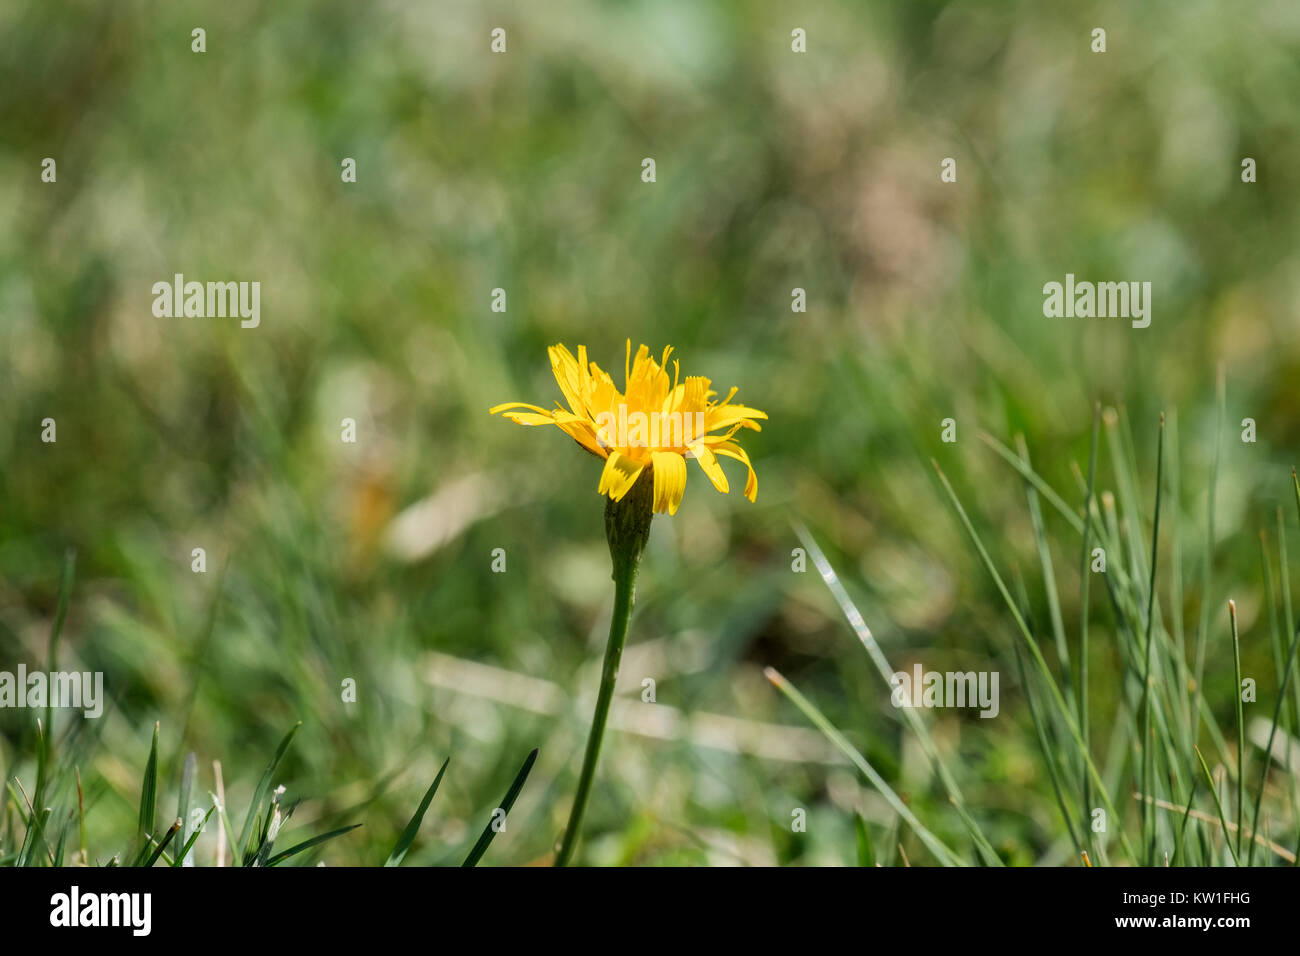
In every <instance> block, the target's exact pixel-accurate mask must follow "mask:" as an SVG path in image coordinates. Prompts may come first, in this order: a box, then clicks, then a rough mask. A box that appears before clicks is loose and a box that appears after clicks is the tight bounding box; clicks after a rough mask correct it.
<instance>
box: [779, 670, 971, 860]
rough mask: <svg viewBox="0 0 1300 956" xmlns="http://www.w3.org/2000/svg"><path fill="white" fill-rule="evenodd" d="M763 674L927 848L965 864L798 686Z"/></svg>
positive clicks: (938, 854)
mask: <svg viewBox="0 0 1300 956" xmlns="http://www.w3.org/2000/svg"><path fill="white" fill-rule="evenodd" d="M763 673H764V675H766V677H767V679H768V680H769V681H771V682H772V684H773V685H775V687H776V689H777V690H779V691H780V692H781V693H783V694H785V696H786V697H788V698H790V700H791V702H792V703H793V704H794V705H795V706H796V707H798V708H799V709H800V710H801V711H803V714H804V716H805V717H807V718H808V719H809V720H810V721H811V722H812V724H813V726H815V727H816V728H817V729H818V730H820V731H821V732H822V733H823V734H825V735H826V739H827V740H829V741H830V742H831V743H833V744H834V745H835V746H836V747H837V748H839V750H840V752H841V753H842V754H844V756H846V757H848V758H849V760H850V761H852V762H853V765H854V766H855V767H857V768H858V770H860V771H861V772H862V775H863V776H864V777H866V778H867V780H869V781H870V782H871V785H872V786H873V787H875V788H876V790H877V791H879V793H880V795H881V796H882V797H884V798H885V801H886V802H887V803H888V804H889V805H890V806H891V807H893V808H894V812H895V813H897V814H898V815H899V817H901V818H902V819H903V820H904V821H905V822H906V823H907V825H908V826H910V827H911V828H912V832H914V833H915V834H916V835H917V836H918V837H919V838H920V840H921V842H922V843H924V844H925V845H926V846H927V847H929V849H930V852H931V853H933V854H934V855H935V857H937V858H938V860H939V862H940V863H942V864H943V865H944V866H965V865H967V864H966V862H965V861H964V860H962V859H960V858H959V857H958V856H957V854H955V853H954V852H953V851H952V850H950V849H949V848H948V847H947V846H945V845H944V842H943V841H942V840H940V839H939V838H938V837H937V836H935V835H934V834H933V833H931V832H930V831H929V830H928V829H926V827H925V824H923V823H922V822H921V821H920V820H918V819H917V818H916V816H915V814H913V813H912V811H911V810H909V809H908V807H907V804H905V803H904V802H903V801H902V800H900V799H899V797H898V794H896V793H894V791H893V788H892V787H890V786H889V784H888V783H886V782H885V779H884V778H883V777H882V776H880V774H879V773H877V772H876V768H875V767H873V766H871V764H870V763H868V762H867V758H866V757H864V756H862V754H861V753H859V752H858V749H857V748H856V747H854V746H853V745H852V744H851V743H849V741H848V739H847V738H845V736H844V735H843V734H841V733H840V732H839V731H838V730H836V729H835V725H834V724H832V723H831V722H830V721H829V720H827V719H826V716H825V715H824V714H823V713H822V712H821V711H820V710H818V709H817V707H816V706H815V705H814V704H813V703H812V701H810V700H808V698H806V697H804V695H803V694H801V693H799V691H798V689H797V688H796V687H795V686H794V685H793V684H791V683H790V682H789V681H787V680H786V679H785V678H784V677H782V676H781V674H780V673H779V672H778V671H777V670H776V669H775V668H772V667H767V668H764V670H763Z"/></svg>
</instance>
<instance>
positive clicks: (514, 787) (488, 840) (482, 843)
mask: <svg viewBox="0 0 1300 956" xmlns="http://www.w3.org/2000/svg"><path fill="white" fill-rule="evenodd" d="M536 762H537V748H536V747H534V748H533V749H532V751H531V752H530V753H529V754H528V756H527V757H525V758H524V765H523V766H522V767H520V768H519V772H518V773H517V774H515V779H514V782H513V783H511V784H510V789H509V790H507V791H506V797H505V799H504V800H502V801H501V806H500V807H498V808H497V809H498V810H500V811H501V823H502V827H503V828H504V825H505V818H506V817H507V816H509V814H510V810H511V808H512V807H513V806H514V805H515V799H516V798H517V797H518V796H519V791H521V790H523V789H524V781H525V780H527V779H528V775H529V774H530V773H531V772H532V770H533V764H534V763H536ZM494 823H496V813H493V814H492V819H491V820H488V824H487V826H485V827H484V828H483V833H482V835H481V836H480V837H479V838H478V842H477V843H475V844H474V849H472V850H470V851H469V856H467V857H465V862H464V863H462V864H461V866H476V865H477V864H478V861H479V860H481V859H482V858H483V854H484V853H486V852H487V848H488V847H489V846H491V845H492V838H493V837H495V836H496V835H497V831H496V828H495V827H494V826H493V824H494Z"/></svg>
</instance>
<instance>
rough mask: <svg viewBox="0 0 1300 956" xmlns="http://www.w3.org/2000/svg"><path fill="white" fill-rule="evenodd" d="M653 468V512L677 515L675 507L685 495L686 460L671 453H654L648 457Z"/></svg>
mask: <svg viewBox="0 0 1300 956" xmlns="http://www.w3.org/2000/svg"><path fill="white" fill-rule="evenodd" d="M650 464H651V466H652V467H653V468H654V480H655V488H654V499H655V508H654V510H655V512H656V513H657V514H661V513H663V512H665V511H666V512H668V513H669V514H670V515H675V514H677V506H678V505H680V504H681V503H682V495H684V494H685V493H686V459H685V458H683V457H682V456H681V455H679V454H677V453H676V452H673V451H656V452H653V453H652V454H651V455H650Z"/></svg>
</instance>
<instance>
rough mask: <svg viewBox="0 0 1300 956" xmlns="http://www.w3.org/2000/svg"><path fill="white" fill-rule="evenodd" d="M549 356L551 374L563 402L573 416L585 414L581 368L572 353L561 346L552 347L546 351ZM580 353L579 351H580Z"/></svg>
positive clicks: (585, 403) (585, 404)
mask: <svg viewBox="0 0 1300 956" xmlns="http://www.w3.org/2000/svg"><path fill="white" fill-rule="evenodd" d="M546 351H547V353H548V354H549V355H550V356H551V372H552V373H553V374H554V375H555V382H556V384H557V385H559V386H560V391H561V392H562V393H563V394H564V400H565V401H566V402H568V403H569V408H570V409H572V410H573V413H574V414H575V415H585V414H587V402H586V396H585V395H584V390H583V387H582V366H581V365H579V364H578V359H575V358H574V357H573V353H572V352H570V351H569V350H568V349H566V348H565V347H564V346H563V345H552V346H551V347H550V348H549V349H547V350H546ZM580 351H581V350H580Z"/></svg>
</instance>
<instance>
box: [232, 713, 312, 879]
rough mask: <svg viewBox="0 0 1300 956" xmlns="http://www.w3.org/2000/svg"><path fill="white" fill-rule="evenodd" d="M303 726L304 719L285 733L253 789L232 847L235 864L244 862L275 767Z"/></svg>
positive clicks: (239, 864) (278, 764)
mask: <svg viewBox="0 0 1300 956" xmlns="http://www.w3.org/2000/svg"><path fill="white" fill-rule="evenodd" d="M300 727H302V721H301V720H300V721H298V722H297V723H296V724H294V725H293V726H292V727H291V728H289V732H288V733H287V734H285V735H284V738H283V739H282V740H281V741H280V746H278V747H276V748H275V756H273V757H272V758H271V762H270V763H269V764H267V765H266V770H265V771H264V772H263V773H262V779H261V780H259V781H258V782H257V789H256V790H254V791H253V799H252V801H251V802H250V803H249V804H248V815H247V816H245V817H244V826H243V829H241V830H240V831H239V841H238V842H237V843H235V844H234V846H232V847H231V850H232V851H233V852H234V854H235V857H236V859H235V866H241V865H242V864H243V859H242V857H243V855H244V853H245V850H246V848H247V846H248V842H247V841H248V836H249V833H250V832H252V829H253V821H254V820H255V819H257V814H258V811H259V810H260V809H261V806H262V801H263V800H265V799H266V794H267V791H269V790H270V789H271V777H272V776H273V775H274V774H275V768H276V767H278V766H280V761H281V760H283V759H284V754H285V752H286V751H287V750H288V749H289V744H291V743H293V738H294V736H295V735H296V734H297V733H298V730H299V728H300Z"/></svg>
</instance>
